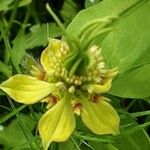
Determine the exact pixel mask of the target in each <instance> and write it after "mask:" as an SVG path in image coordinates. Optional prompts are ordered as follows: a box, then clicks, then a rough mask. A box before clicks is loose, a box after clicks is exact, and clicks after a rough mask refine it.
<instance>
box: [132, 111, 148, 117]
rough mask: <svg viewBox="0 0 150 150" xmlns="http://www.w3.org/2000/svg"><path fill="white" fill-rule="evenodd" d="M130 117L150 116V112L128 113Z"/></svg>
mask: <svg viewBox="0 0 150 150" xmlns="http://www.w3.org/2000/svg"><path fill="white" fill-rule="evenodd" d="M130 115H131V116H132V117H140V116H145V115H150V110H147V111H142V112H136V113H130Z"/></svg>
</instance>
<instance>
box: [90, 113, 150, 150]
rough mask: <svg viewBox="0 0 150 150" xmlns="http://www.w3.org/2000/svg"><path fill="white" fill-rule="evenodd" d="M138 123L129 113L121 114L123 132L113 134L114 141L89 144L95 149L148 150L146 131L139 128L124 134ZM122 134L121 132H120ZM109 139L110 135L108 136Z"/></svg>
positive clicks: (148, 142) (148, 143) (149, 146)
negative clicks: (116, 134)
mask: <svg viewBox="0 0 150 150" xmlns="http://www.w3.org/2000/svg"><path fill="white" fill-rule="evenodd" d="M137 126H138V124H137V123H136V122H135V120H134V119H133V118H132V117H130V116H129V115H122V116H121V129H122V131H123V132H124V134H123V135H122V136H120V135H118V138H117V136H116V137H115V136H113V137H112V140H114V142H112V143H111V144H110V143H108V144H107V143H106V144H104V143H96V142H90V143H89V144H90V145H91V146H92V147H93V148H94V149H95V150H97V149H102V150H117V149H118V150H149V148H150V139H149V137H148V135H147V133H146V132H145V131H144V130H143V129H142V128H141V129H140V130H137V131H135V132H133V133H131V134H126V131H127V130H129V129H130V130H131V129H132V128H134V127H137ZM121 134H122V132H121ZM110 139H111V137H110Z"/></svg>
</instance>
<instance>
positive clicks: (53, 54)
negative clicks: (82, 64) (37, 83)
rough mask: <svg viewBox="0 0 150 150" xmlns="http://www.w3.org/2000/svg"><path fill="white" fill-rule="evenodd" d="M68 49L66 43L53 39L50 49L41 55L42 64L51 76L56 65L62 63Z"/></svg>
mask: <svg viewBox="0 0 150 150" xmlns="http://www.w3.org/2000/svg"><path fill="white" fill-rule="evenodd" d="M67 49H68V47H67V45H66V43H65V42H63V41H61V40H57V39H51V41H50V43H49V45H48V47H47V48H46V49H45V50H44V51H43V52H42V54H41V64H42V66H43V68H44V70H45V71H46V72H47V73H48V74H49V75H51V74H52V73H53V72H54V70H55V67H56V63H57V62H58V61H60V59H61V56H62V55H63V53H65V52H66V51H67Z"/></svg>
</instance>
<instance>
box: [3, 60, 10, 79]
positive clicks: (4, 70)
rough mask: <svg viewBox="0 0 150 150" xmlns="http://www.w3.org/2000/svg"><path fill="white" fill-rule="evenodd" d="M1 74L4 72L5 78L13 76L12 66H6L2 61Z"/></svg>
mask: <svg viewBox="0 0 150 150" xmlns="http://www.w3.org/2000/svg"><path fill="white" fill-rule="evenodd" d="M0 72H2V73H3V74H4V75H5V76H7V77H10V76H11V68H10V66H8V65H6V64H5V63H3V62H2V61H0Z"/></svg>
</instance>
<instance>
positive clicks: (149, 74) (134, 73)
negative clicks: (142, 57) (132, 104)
mask: <svg viewBox="0 0 150 150" xmlns="http://www.w3.org/2000/svg"><path fill="white" fill-rule="evenodd" d="M110 94H112V95H116V96H120V97H130V98H146V97H149V96H150V64H148V65H143V66H142V67H139V68H136V69H132V70H130V71H128V72H126V73H124V74H123V75H121V76H119V77H118V78H117V79H116V80H115V81H114V82H113V84H112V88H111V90H110Z"/></svg>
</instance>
